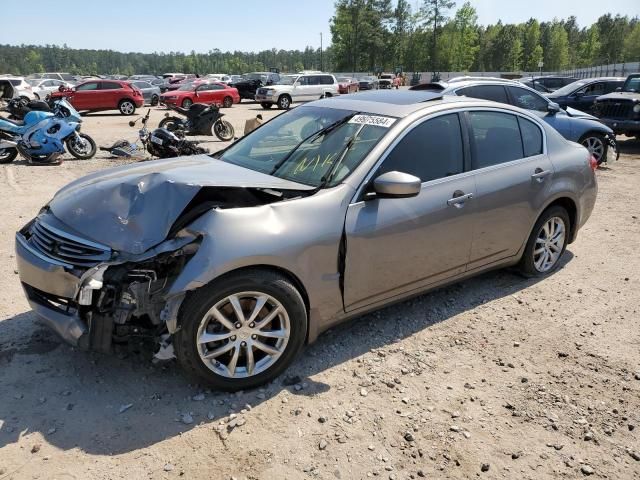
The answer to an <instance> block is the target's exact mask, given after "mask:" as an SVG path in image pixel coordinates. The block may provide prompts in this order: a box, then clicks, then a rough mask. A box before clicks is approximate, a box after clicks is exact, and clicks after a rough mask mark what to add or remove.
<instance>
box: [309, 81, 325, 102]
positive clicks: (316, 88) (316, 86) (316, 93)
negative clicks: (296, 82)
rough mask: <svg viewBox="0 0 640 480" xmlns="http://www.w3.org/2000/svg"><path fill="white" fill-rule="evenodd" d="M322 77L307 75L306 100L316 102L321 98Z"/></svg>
mask: <svg viewBox="0 0 640 480" xmlns="http://www.w3.org/2000/svg"><path fill="white" fill-rule="evenodd" d="M322 77H323V75H309V76H308V77H307V79H308V81H309V86H308V87H307V95H306V100H318V99H319V98H320V97H321V96H322V89H323V85H322Z"/></svg>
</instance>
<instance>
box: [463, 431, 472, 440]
mask: <svg viewBox="0 0 640 480" xmlns="http://www.w3.org/2000/svg"><path fill="white" fill-rule="evenodd" d="M462 435H464V438H466V439H469V438H471V434H470V433H469V432H462Z"/></svg>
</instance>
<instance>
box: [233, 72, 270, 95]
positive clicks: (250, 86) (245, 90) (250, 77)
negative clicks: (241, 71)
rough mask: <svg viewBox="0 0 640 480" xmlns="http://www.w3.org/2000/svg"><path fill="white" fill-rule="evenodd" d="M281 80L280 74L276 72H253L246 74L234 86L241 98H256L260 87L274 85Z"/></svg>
mask: <svg viewBox="0 0 640 480" xmlns="http://www.w3.org/2000/svg"><path fill="white" fill-rule="evenodd" d="M279 81H280V74H278V73H274V72H253V73H247V74H246V75H244V80H241V81H239V82H236V83H234V84H233V86H234V87H235V88H236V89H238V94H239V95H240V100H241V101H242V99H243V98H247V99H249V100H254V99H255V96H256V90H257V89H258V88H260V87H264V86H267V85H273V84H274V83H278V82H279Z"/></svg>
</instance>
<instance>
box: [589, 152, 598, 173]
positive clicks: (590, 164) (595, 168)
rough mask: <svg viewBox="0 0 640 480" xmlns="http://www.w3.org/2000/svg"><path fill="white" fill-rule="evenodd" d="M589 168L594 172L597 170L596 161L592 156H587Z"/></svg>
mask: <svg viewBox="0 0 640 480" xmlns="http://www.w3.org/2000/svg"><path fill="white" fill-rule="evenodd" d="M589 166H590V167H591V170H592V171H594V172H595V171H596V170H597V169H598V160H596V157H594V156H593V155H590V156H589Z"/></svg>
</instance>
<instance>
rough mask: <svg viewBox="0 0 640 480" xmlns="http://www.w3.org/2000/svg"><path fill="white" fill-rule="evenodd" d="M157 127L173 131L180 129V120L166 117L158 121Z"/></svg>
mask: <svg viewBox="0 0 640 480" xmlns="http://www.w3.org/2000/svg"><path fill="white" fill-rule="evenodd" d="M158 128H166V129H167V130H169V131H170V132H172V133H173V132H175V131H177V130H181V129H182V121H181V120H180V119H179V118H176V117H166V118H163V119H162V120H161V121H160V123H159V124H158Z"/></svg>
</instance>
